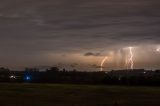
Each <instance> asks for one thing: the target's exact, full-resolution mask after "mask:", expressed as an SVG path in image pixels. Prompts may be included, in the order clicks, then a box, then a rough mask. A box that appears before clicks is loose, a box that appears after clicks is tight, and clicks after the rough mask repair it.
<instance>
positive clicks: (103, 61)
mask: <svg viewBox="0 0 160 106" xmlns="http://www.w3.org/2000/svg"><path fill="white" fill-rule="evenodd" d="M107 59H108V57H107V56H106V57H105V58H104V59H103V60H102V62H101V71H103V64H104V63H105V61H106V60H107Z"/></svg>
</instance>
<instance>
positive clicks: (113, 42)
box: [0, 0, 160, 71]
mask: <svg viewBox="0 0 160 106" xmlns="http://www.w3.org/2000/svg"><path fill="white" fill-rule="evenodd" d="M0 8H1V9H0V48H1V49H0V66H4V67H8V68H11V69H24V68H25V67H45V66H61V67H62V68H63V67H64V68H68V69H77V70H95V71H96V70H101V68H102V67H101V65H102V62H103V59H104V58H105V57H107V60H106V61H104V62H103V69H104V70H111V69H125V68H126V67H128V66H126V65H125V64H126V61H128V60H127V59H129V57H130V51H129V49H128V47H132V48H133V49H132V50H133V60H134V61H133V62H134V68H144V69H158V68H160V14H159V13H160V1H159V0H152V1H151V0H88V1H86V0H45V1H44V0H16V1H13V0H1V1H0ZM130 64H131V63H130ZM130 64H129V66H130Z"/></svg>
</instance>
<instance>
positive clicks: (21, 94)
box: [0, 84, 160, 106]
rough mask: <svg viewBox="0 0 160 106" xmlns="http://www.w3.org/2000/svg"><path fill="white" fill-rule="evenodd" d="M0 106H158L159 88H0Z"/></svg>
mask: <svg viewBox="0 0 160 106" xmlns="http://www.w3.org/2000/svg"><path fill="white" fill-rule="evenodd" d="M0 106H160V87H127V86H101V85H69V84H68V85H67V84H0Z"/></svg>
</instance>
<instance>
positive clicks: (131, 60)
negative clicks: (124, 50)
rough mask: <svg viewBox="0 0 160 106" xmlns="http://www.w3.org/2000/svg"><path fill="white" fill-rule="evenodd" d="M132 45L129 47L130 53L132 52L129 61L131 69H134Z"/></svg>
mask: <svg viewBox="0 0 160 106" xmlns="http://www.w3.org/2000/svg"><path fill="white" fill-rule="evenodd" d="M132 49H133V48H132V47H129V53H130V58H129V63H130V69H132V70H133V66H134V61H133V51H132Z"/></svg>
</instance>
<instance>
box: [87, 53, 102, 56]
mask: <svg viewBox="0 0 160 106" xmlns="http://www.w3.org/2000/svg"><path fill="white" fill-rule="evenodd" d="M84 56H101V53H92V52H87V53H85V54H84Z"/></svg>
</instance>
